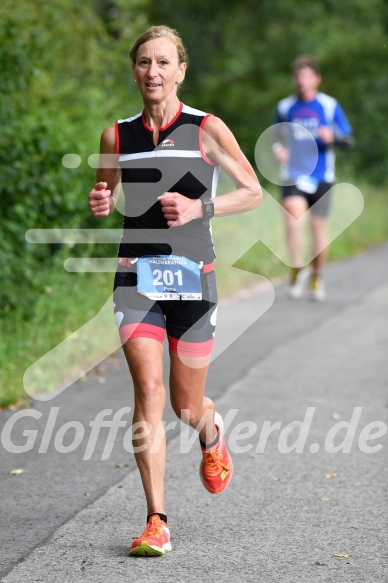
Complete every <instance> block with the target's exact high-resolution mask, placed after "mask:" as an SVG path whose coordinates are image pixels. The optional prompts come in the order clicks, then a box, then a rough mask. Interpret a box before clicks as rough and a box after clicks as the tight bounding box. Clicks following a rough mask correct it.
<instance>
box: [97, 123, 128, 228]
mask: <svg viewBox="0 0 388 583" xmlns="http://www.w3.org/2000/svg"><path fill="white" fill-rule="evenodd" d="M117 158H118V156H117V154H116V133H115V126H114V125H111V126H109V127H107V128H106V129H105V130H104V131H103V132H102V135H101V142H100V159H99V164H98V169H97V173H96V178H97V183H96V184H95V185H94V188H93V189H92V190H91V191H90V193H89V206H90V209H91V211H92V213H93V214H94V216H95V217H106V216H108V215H109V213H110V212H112V211H113V210H114V208H115V206H116V203H117V199H118V196H119V194H120V182H121V169H120V166H119V164H118V159H117Z"/></svg>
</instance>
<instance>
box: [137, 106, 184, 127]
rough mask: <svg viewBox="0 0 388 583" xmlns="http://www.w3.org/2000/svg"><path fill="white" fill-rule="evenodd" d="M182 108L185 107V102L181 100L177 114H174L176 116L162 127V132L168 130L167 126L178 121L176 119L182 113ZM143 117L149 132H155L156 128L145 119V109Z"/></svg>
mask: <svg viewBox="0 0 388 583" xmlns="http://www.w3.org/2000/svg"><path fill="white" fill-rule="evenodd" d="M182 109H183V103H182V102H180V105H179V109H178V111H177V113H176V115H174V117H173V118H172V120H171V121H170V122H169V123H168V124H167V125H166V126H163V127H162V128H160V130H159V131H160V132H163V131H164V130H166V129H167V128H169V127H170V126H171V125H172V124H173V123H174V122H176V120H177V119H178V117H179V116H180V114H181V113H182ZM141 119H142V120H143V125H144V127H145V129H146V130H148V131H149V132H153V131H154V128H151V127H150V126H149V125H148V124H147V122H146V120H145V115H144V109H143V112H142V114H141Z"/></svg>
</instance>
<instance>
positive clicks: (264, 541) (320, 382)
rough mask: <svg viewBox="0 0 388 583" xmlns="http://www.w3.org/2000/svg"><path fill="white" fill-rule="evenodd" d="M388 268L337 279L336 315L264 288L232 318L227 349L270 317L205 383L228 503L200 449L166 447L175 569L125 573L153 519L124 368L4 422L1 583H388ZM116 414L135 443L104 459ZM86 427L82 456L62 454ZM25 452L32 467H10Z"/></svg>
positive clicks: (374, 258) (23, 462) (361, 260)
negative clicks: (224, 456)
mask: <svg viewBox="0 0 388 583" xmlns="http://www.w3.org/2000/svg"><path fill="white" fill-rule="evenodd" d="M387 265H388V246H387V245H382V246H379V247H376V248H373V249H371V250H370V251H369V252H367V253H365V254H363V255H360V256H358V257H355V258H352V259H349V260H347V261H342V262H338V263H333V264H331V265H328V266H327V268H326V272H325V279H326V283H327V288H328V300H327V302H325V303H323V304H316V303H313V302H309V301H308V300H306V299H302V300H300V301H294V302H291V301H289V300H287V298H286V288H285V285H284V284H279V285H277V286H276V287H275V299H274V302H273V304H272V305H271V303H272V299H273V298H272V294H273V290H271V289H268V288H263V289H262V290H260V291H257V292H255V293H251V294H250V295H248V296H247V297H240V298H237V299H235V300H234V301H232V302H229V303H226V304H225V306H224V307H223V310H222V314H221V315H220V318H219V321H220V327H219V329H218V333H220V334H221V335H222V338H221V344H222V342H223V341H224V342H226V344H227V343H228V338H229V340H230V339H233V333H234V332H235V330H236V329H238V326H239V325H241V322H247V323H249V322H250V321H252V322H253V320H254V318H252V313H254V314H260V313H261V312H264V313H263V315H261V316H260V317H259V318H258V319H257V320H256V321H254V322H253V323H252V324H251V325H250V326H249V327H248V328H247V330H246V331H245V332H244V333H242V334H241V335H240V336H239V338H238V340H236V341H234V342H232V344H231V345H230V346H229V348H227V349H226V350H225V351H224V352H223V353H222V354H221V355H220V356H219V357H218V358H217V359H216V360H215V361H214V362H213V364H212V366H211V371H210V374H209V379H208V391H207V393H208V394H209V395H210V396H212V397H213V398H214V399H215V400H216V404H217V409H218V410H219V412H220V413H221V414H222V415H223V417H224V420H225V422H227V424H228V425H229V427H228V429H227V437H228V439H229V447H230V449H231V453H232V456H233V460H234V468H235V469H234V476H233V480H232V482H231V484H230V486H229V488H228V490H227V491H226V492H225V493H224V494H223V495H222V496H211V495H210V494H208V493H207V492H206V491H205V490H204V489H203V486H202V485H201V482H200V480H199V477H198V465H199V462H200V453H199V451H198V447H197V445H194V446H192V447H189V445H190V444H189V442H188V441H187V435H186V433H182V432H181V431H180V425H179V424H177V426H176V427H175V429H171V430H169V432H168V438H169V440H168V462H167V468H166V506H167V512H168V516H169V525H170V529H171V533H172V545H173V552H172V553H170V554H169V555H167V556H165V557H161V558H159V559H154V560H152V559H149V560H144V559H134V558H129V557H127V551H126V545H127V544H129V543H130V542H131V539H132V537H133V536H136V535H139V533H140V532H141V531H142V530H143V527H144V519H145V504H144V499H143V495H142V489H141V484H140V479H139V476H138V473H137V471H134V469H135V468H134V463H133V456H132V455H131V454H129V453H128V452H127V451H126V450H125V447H124V445H125V443H126V441H125V434H126V431H127V430H128V427H129V426H130V411H129V409H124V408H129V407H131V405H132V397H131V384H130V381H129V375H128V372H127V369H126V366H125V364H124V362H123V359H122V357H121V356H114V357H111V358H110V359H108V360H107V361H106V362H105V363H103V365H101V367H99V369H98V370H97V371H95V373H94V374H90V375H88V377H87V379H86V380H85V381H83V382H81V381H79V382H77V383H75V384H74V385H73V386H72V387H71V388H69V389H67V390H66V391H64V392H63V393H61V394H59V395H58V396H56V397H55V398H53V399H52V400H51V401H48V402H41V401H32V402H31V408H30V409H27V410H25V411H24V415H25V416H24V417H22V418H20V419H16V418H15V417H14V415H15V412H11V411H7V412H4V411H3V412H1V413H0V425H1V427H2V433H1V435H2V444H3V445H2V450H1V468H0V488H1V525H0V542H1V545H0V572H1V573H2V579H1V583H19V582H23V583H25V582H29V581H43V582H44V583H51V582H54V581H55V583H65V582H66V583H70V582H71V583H78V582H83V581H86V582H93V583H100V582H101V583H102V582H106V581H110V582H113V583H121V582H124V581H125V582H131V581H136V582H142V581H144V582H147V583H148V582H150V581H155V582H159V581H160V582H162V581H163V582H170V581H171V582H173V581H174V582H180V581H182V582H183V581H190V582H191V581H193V582H196V581H206V582H207V583H213V582H214V583H215V582H218V581H220V580H223V581H227V582H234V581H263V582H265V583H270V582H272V581H273V582H287V583H288V582H290V583H291V582H294V581H295V582H296V581H298V582H306V583H307V582H308V583H311V582H315V581H319V582H321V581H324V582H326V581H327V582H330V583H331V582H337V581H338V582H349V583H350V582H351V583H359V582H364V581H365V582H371V583H372V582H373V583H375V582H380V581H381V582H385V581H387V580H388V545H387V538H388V537H387V533H388V522H387V489H388V487H387V484H388V469H387V468H388V466H387V445H388V444H387V433H386V427H387V424H388V419H387V417H388V395H387V385H388V383H387V380H388V364H387V360H388V358H387V355H388V350H387V348H388V270H387ZM221 322H222V325H221ZM221 326H222V327H221ZM228 335H229V336H228ZM225 339H226V340H225ZM104 410H108V411H105V420H110V419H112V418H113V416H114V415H115V413H117V414H119V415H121V416H122V419H123V421H124V422H125V427H122V428H120V429H119V430H118V433H117V435H116V436H112V435H111V436H110V437H109V436H108V435H109V428H102V429H101V430H100V432H99V435H98V439H97V440H96V443H95V446H93V448H92V447H91V445H92V439H91V434H92V431H93V430H92V427H91V426H90V423H93V420H95V419H96V416H98V414H99V413H100V412H101V411H104ZM20 414H21V413H20ZM32 415H35V417H32ZM13 421H15V423H14V425H13V427H12V428H11V429H10V427H11V424H12V422H13ZM166 421H167V422H173V421H174V416H173V415H172V413H171V410H170V409H169V408H167V410H166ZM7 422H8V425H5V424H6V423H7ZM75 422H77V424H78V425H74V423H75ZM50 423H51V425H52V428H53V431H52V435H51V436H50V435H49V432H48V429H47V427H48V426H49V425H50ZM68 423H71V424H72V425H73V429H71V428H69V426H67V425H66V424H68ZM341 423H342V428H341V425H339V424H341ZM270 425H271V427H270ZM4 426H6V427H8V429H9V437H8V438H7V437H6V435H5V433H6V432H5V430H4ZM81 426H82V427H83V428H84V437H83V439H81V440H80V441H79V444H78V445H77V447H76V448H75V449H74V451H72V452H69V453H64V452H63V453H60V452H58V451H57V450H58V448H62V449H63V450H65V449H66V447H67V446H68V447H70V445H71V443H72V441H73V438H74V435H75V431H76V430H75V427H78V429H79V430H80V428H81ZM384 428H385V429H384ZM66 429H68V431H67V432H66ZM270 429H271V430H272V431H270ZM28 430H30V431H29V433H28ZM26 431H27V433H25V432H26ZM81 437H82V436H81ZM28 439H30V440H31V441H30V445H31V446H32V447H31V449H30V451H26V452H25V453H12V452H10V451H7V450H8V449H10V443H11V442H12V444H13V446H14V447H15V446H23V445H25V444H26V443H27V440H28ZM4 445H5V447H4ZM58 446H59V447H58ZM379 446H380V447H379ZM108 448H112V451H111V453H110V455H107V453H108ZM375 449H376V451H374V450H375ZM39 450H41V453H39ZM104 454H105V457H107V459H101V458H102V457H104ZM84 458H88V459H84ZM14 469H23V470H24V471H23V473H21V474H20V475H16V476H15V475H13V476H11V475H10V472H11V471H12V470H14ZM336 555H340V556H336Z"/></svg>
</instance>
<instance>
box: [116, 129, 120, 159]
mask: <svg viewBox="0 0 388 583" xmlns="http://www.w3.org/2000/svg"><path fill="white" fill-rule="evenodd" d="M115 134H116V154H118V155H119V154H120V135H119V122H118V121H116V123H115Z"/></svg>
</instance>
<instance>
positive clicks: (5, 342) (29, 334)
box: [0, 181, 388, 407]
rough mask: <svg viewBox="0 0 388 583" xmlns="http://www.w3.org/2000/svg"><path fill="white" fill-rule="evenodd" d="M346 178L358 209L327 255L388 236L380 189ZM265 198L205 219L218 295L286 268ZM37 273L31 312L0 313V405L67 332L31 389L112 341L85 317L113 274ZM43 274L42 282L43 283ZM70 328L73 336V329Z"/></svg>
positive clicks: (274, 214) (344, 208) (342, 203)
mask: <svg viewBox="0 0 388 583" xmlns="http://www.w3.org/2000/svg"><path fill="white" fill-rule="evenodd" d="M349 182H350V181H349ZM354 182H355V184H357V186H358V188H359V189H360V191H361V192H362V194H363V196H364V200H365V206H364V209H363V211H362V213H361V214H360V216H359V217H358V218H357V219H356V220H355V221H354V222H352V223H351V224H350V225H349V226H347V228H345V230H344V231H343V232H342V233H341V234H340V235H339V236H338V237H337V238H336V239H335V240H334V241H333V243H332V245H331V246H330V252H329V260H337V259H340V258H343V257H348V256H350V255H354V254H357V253H359V252H361V251H363V250H365V249H366V248H368V247H369V246H371V245H373V244H376V243H379V242H381V241H384V240H387V239H388V223H387V221H386V216H387V212H388V197H387V195H386V188H371V187H369V186H367V185H364V184H360V183H358V182H357V181H354ZM227 189H228V182H227V181H223V183H222V187H221V193H222V191H226V190H227ZM268 191H269V193H270V194H271V195H272V197H274V198H275V199H276V198H277V197H278V193H277V189H276V187H272V188H268ZM352 197H353V198H352ZM266 198H267V200H268V202H266V203H264V204H263V205H262V207H260V208H259V209H256V210H255V211H253V212H251V213H245V214H243V215H238V216H233V217H225V218H222V219H215V220H213V231H214V239H215V245H216V250H217V256H218V259H217V280H218V287H219V295H220V297H226V296H228V295H230V294H232V293H234V292H236V291H237V290H238V289H239V288H241V287H245V286H250V285H255V284H257V283H258V282H260V281H262V278H263V277H264V278H268V279H274V278H278V277H283V276H285V275H286V274H287V273H288V267H287V265H285V263H286V262H287V255H286V250H285V246H284V232H283V223H282V217H281V214H280V213H279V212H278V210H277V206H276V203H273V202H272V201H271V198H268V195H267V196H266ZM355 201H356V197H355V193H354V191H352V190H351V189H350V190H349V191H348V192H344V193H342V196H338V197H337V198H336V200H335V202H334V208H333V213H332V216H333V218H334V217H340V223H341V220H342V221H343V224H345V223H346V220H347V217H348V214H349V208H350V207H352V205H354V204H355ZM341 217H342V218H341ZM334 222H335V221H334ZM337 223H338V221H337ZM339 227H341V224H340V225H339ZM337 228H338V224H337ZM263 241H265V244H264V243H263ZM233 264H234V265H235V267H232V265H233ZM236 267H237V268H236ZM39 278H40V281H41V282H42V290H41V297H40V300H39V302H38V304H37V305H35V306H34V313H33V315H31V316H30V318H29V319H28V320H27V321H26V320H25V319H24V317H23V316H22V314H21V313H19V312H18V310H17V309H16V310H15V311H13V312H12V313H9V314H7V315H5V316H4V317H3V318H2V319H1V320H0V325H1V329H2V333H1V336H0V370H1V373H0V406H3V407H5V406H8V405H10V404H12V403H16V402H19V401H20V400H21V399H23V397H24V396H25V392H24V386H23V376H24V373H25V371H26V369H27V368H28V367H30V366H31V365H33V364H34V363H35V362H36V361H37V360H38V359H39V358H41V357H44V355H46V354H47V353H49V352H50V351H52V349H53V348H55V346H57V345H58V344H59V343H61V342H62V341H63V340H64V339H65V338H68V337H69V336H70V337H72V339H73V347H75V348H73V349H72V350H73V352H71V351H70V353H66V350H65V349H63V350H62V348H59V349H58V350H57V351H56V352H55V358H56V360H55V359H54V358H53V359H52V360H51V363H50V367H51V368H50V367H47V368H45V366H42V367H39V366H37V367H35V373H37V371H38V374H35V376H34V378H33V383H35V385H36V386H35V389H36V390H37V391H38V390H39V391H43V390H47V388H48V387H49V385H50V384H52V383H51V380H52V375H53V370H54V368H55V374H56V376H57V377H58V378H59V377H60V376H61V375H62V374H63V375H64V376H66V375H67V374H70V373H72V374H75V375H77V372H78V371H79V370H87V369H88V366H91V363H93V362H95V361H96V360H98V357H99V356H100V357H101V358H103V357H104V356H106V355H107V352H109V347H111V348H112V350H113V349H114V347H115V346H116V344H117V333H116V331H115V328H114V320H113V318H112V319H111V320H109V322H108V321H107V320H104V319H103V317H102V316H101V318H102V322H103V323H102V324H100V325H99V326H98V325H97V327H95V328H94V329H93V330H92V331H89V332H88V329H87V324H88V322H89V321H90V320H92V319H93V318H94V317H95V316H96V315H97V314H98V313H99V312H100V310H101V307H102V306H103V305H104V304H105V303H106V302H107V300H108V299H109V297H110V295H111V290H112V281H113V274H111V273H107V274H104V273H97V274H91V273H85V274H79V273H75V274H71V273H68V272H66V271H65V269H64V268H63V267H58V268H56V269H54V270H51V271H50V273H45V272H44V270H42V272H41V274H40V275H39ZM47 281H49V282H50V284H49V287H48V286H47V285H44V283H43V282H47ZM104 322H106V323H104ZM97 324H98V323H97ZM85 325H86V326H85ZM83 326H85V327H84V328H82V327H83ZM77 330H78V333H77V335H74V332H75V331H77ZM52 354H54V352H53V353H52ZM72 354H73V355H74V361H72ZM47 362H48V361H46V363H47ZM31 382H32V381H31ZM33 383H32V384H33Z"/></svg>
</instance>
